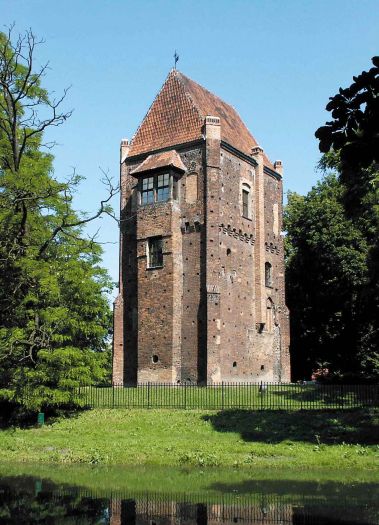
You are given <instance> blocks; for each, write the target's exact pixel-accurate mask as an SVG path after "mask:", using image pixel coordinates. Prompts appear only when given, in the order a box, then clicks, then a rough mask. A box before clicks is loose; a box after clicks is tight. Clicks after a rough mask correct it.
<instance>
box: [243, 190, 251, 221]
mask: <svg viewBox="0 0 379 525" xmlns="http://www.w3.org/2000/svg"><path fill="white" fill-rule="evenodd" d="M242 215H243V216H244V217H246V218H247V219H249V218H250V217H249V192H248V191H247V190H242Z"/></svg>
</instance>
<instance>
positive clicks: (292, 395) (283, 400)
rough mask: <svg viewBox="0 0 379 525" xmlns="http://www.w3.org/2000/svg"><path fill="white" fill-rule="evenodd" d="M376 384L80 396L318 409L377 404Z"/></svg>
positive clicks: (82, 399)
mask: <svg viewBox="0 0 379 525" xmlns="http://www.w3.org/2000/svg"><path fill="white" fill-rule="evenodd" d="M378 399H379V389H378V386H377V385H319V384H309V385H298V384H293V383H283V384H280V383H277V384H264V388H263V390H262V389H261V386H260V384H248V385H246V384H238V383H224V384H223V385H222V386H220V385H214V386H208V387H201V386H197V385H185V384H184V385H165V386H163V385H159V384H153V383H151V384H144V385H140V386H138V388H133V387H129V388H123V387H115V388H111V387H83V388H81V390H80V393H78V395H77V396H75V400H76V401H77V402H79V403H80V404H82V405H87V406H90V407H92V408H112V407H116V408H187V409H208V410H220V409H225V408H242V407H243V408H251V409H256V410H267V409H268V410H270V409H279V410H289V409H293V410H302V409H307V410H319V409H330V408H336V409H337V408H338V409H342V408H361V407H364V406H375V404H378Z"/></svg>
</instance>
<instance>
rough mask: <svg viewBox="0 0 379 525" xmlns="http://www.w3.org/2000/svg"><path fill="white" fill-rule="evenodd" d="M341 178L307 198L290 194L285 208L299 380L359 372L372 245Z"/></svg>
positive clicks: (289, 291)
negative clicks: (347, 203) (324, 371)
mask: <svg viewBox="0 0 379 525" xmlns="http://www.w3.org/2000/svg"><path fill="white" fill-rule="evenodd" d="M342 194H343V188H342V186H341V184H340V183H339V181H338V179H337V177H336V176H335V175H329V176H327V177H325V179H324V180H323V181H322V182H319V183H318V184H317V185H316V186H315V187H314V188H312V190H311V191H310V192H309V193H308V194H307V195H306V196H305V197H304V196H301V195H298V194H296V193H289V195H288V204H287V206H286V208H285V216H284V223H285V228H286V230H287V237H286V241H285V242H286V257H287V260H286V266H287V302H288V305H289V309H290V312H291V317H290V319H291V357H292V365H293V373H294V376H295V377H296V378H298V379H303V378H304V377H310V375H311V372H312V370H313V369H315V368H319V367H320V366H322V365H323V364H325V363H328V364H329V366H328V368H330V369H331V370H333V371H334V372H336V371H339V372H341V373H346V372H349V371H351V370H354V369H356V347H357V339H358V334H357V323H358V318H359V312H360V295H359V292H360V290H361V288H362V286H363V284H364V283H365V281H366V279H367V268H366V253H367V242H366V239H365V238H364V236H363V235H362V233H361V232H360V230H359V229H358V228H357V227H356V226H355V224H354V223H353V221H352V220H351V219H348V218H347V217H346V216H345V212H344V207H343V205H342V202H341V198H342Z"/></svg>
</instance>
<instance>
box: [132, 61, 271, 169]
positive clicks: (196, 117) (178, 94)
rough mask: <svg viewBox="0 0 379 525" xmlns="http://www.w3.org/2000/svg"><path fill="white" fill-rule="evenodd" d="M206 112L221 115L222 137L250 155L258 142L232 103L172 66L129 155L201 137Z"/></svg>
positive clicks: (216, 115) (133, 140)
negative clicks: (228, 102)
mask: <svg viewBox="0 0 379 525" xmlns="http://www.w3.org/2000/svg"><path fill="white" fill-rule="evenodd" d="M207 115H212V116H215V117H219V118H220V124H221V138H222V140H224V141H225V142H227V143H228V144H230V145H231V146H233V147H235V148H236V149H238V150H240V151H241V152H242V153H245V154H246V155H250V154H251V150H252V148H254V147H255V146H257V142H256V140H255V139H254V137H253V136H252V135H251V133H250V131H249V130H248V129H247V127H246V126H245V124H244V123H243V122H242V120H241V118H240V116H239V115H238V113H237V112H236V110H235V109H234V108H233V107H232V106H230V105H229V104H227V103H226V102H224V101H223V100H221V99H220V98H219V97H217V96H216V95H214V94H213V93H211V92H210V91H208V90H207V89H205V88H203V87H202V86H200V85H199V84H197V83H196V82H194V81H193V80H191V79H190V78H188V77H186V76H185V75H183V73H180V72H179V71H177V70H176V69H172V70H171V71H170V73H169V75H168V77H167V79H166V81H165V83H164V84H163V86H162V88H161V90H160V92H159V93H158V95H157V96H156V98H155V100H154V102H153V104H152V105H151V107H150V109H149V111H148V112H147V114H146V116H145V118H144V119H143V121H142V123H141V125H140V126H139V128H138V130H137V132H136V134H135V135H134V137H133V139H132V141H131V146H130V150H129V156H132V155H138V154H141V153H147V152H148V151H152V150H156V149H160V148H165V147H168V146H174V145H176V144H182V143H185V142H191V141H192V140H196V139H200V138H201V137H202V127H203V124H204V118H205V117H206V116H207ZM264 160H265V164H266V165H267V166H269V167H270V168H272V169H273V166H272V164H271V162H270V160H269V159H268V158H267V157H266V156H265V158H264Z"/></svg>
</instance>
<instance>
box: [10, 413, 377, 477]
mask: <svg viewBox="0 0 379 525" xmlns="http://www.w3.org/2000/svg"><path fill="white" fill-rule="evenodd" d="M378 428H379V412H378V410H376V409H365V410H363V409H362V410H355V411H338V412H337V411H330V412H325V411H324V412H321V411H320V412H317V411H308V412H284V411H281V412H279V411H264V412H253V411H248V410H228V411H221V412H215V411H205V410H203V411H185V410H174V411H170V410H164V409H160V410H138V409H135V410H126V409H96V410H92V411H85V412H82V413H80V414H78V415H77V416H76V417H72V418H70V419H61V420H58V421H56V422H54V423H52V424H48V425H45V426H44V427H42V428H29V429H19V428H15V429H12V428H11V429H6V430H2V431H0V461H1V462H3V463H4V462H29V463H55V464H64V463H70V464H72V463H83V464H101V465H102V464H104V465H155V466H181V467H187V466H188V467H191V466H197V467H216V466H220V467H231V466H232V467H238V468H239V469H241V468H243V469H248V470H249V469H250V470H251V469H257V468H276V469H278V468H287V469H291V468H301V469H308V470H313V471H314V470H317V469H319V470H322V469H333V470H339V469H351V468H353V469H356V470H357V469H367V470H374V469H377V468H378V466H379V448H378V445H377V437H378Z"/></svg>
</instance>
